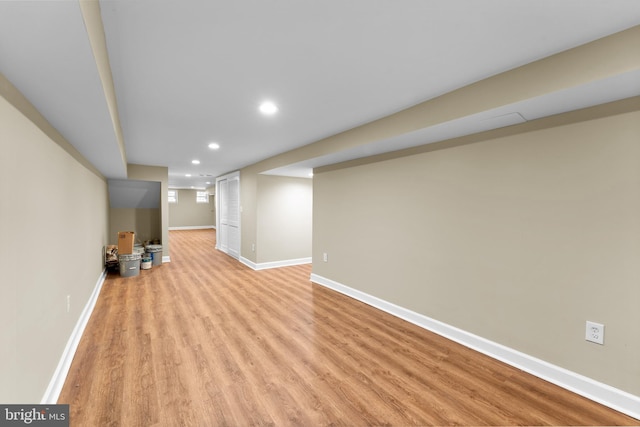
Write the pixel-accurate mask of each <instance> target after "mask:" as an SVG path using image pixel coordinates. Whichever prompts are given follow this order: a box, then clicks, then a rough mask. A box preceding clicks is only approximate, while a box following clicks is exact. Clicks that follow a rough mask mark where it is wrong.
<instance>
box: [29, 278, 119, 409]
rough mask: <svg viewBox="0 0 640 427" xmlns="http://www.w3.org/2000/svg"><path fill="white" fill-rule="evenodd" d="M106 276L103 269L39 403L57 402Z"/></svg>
mask: <svg viewBox="0 0 640 427" xmlns="http://www.w3.org/2000/svg"><path fill="white" fill-rule="evenodd" d="M106 277H107V271H106V270H103V271H102V274H100V277H99V278H98V281H97V282H96V285H95V287H94V288H93V292H92V293H91V296H90V297H89V300H88V301H87V303H86V304H85V306H84V309H83V310H82V313H80V317H79V318H78V321H77V322H76V326H75V327H74V328H73V331H72V332H71V336H70V337H69V340H68V341H67V346H66V347H65V349H64V351H63V352H62V357H61V358H60V361H59V362H58V366H57V367H56V370H55V372H54V373H53V377H52V378H51V381H50V382H49V386H48V387H47V389H46V390H45V392H44V396H42V400H41V401H40V404H41V405H53V404H55V403H57V402H58V397H59V396H60V392H61V391H62V387H63V386H64V382H65V380H66V379H67V374H68V373H69V368H71V362H72V361H73V357H74V356H75V354H76V350H77V349H78V344H80V338H82V333H83V332H84V329H85V327H86V326H87V323H88V322H89V318H90V317H91V313H92V312H93V309H94V307H95V306H96V302H97V301H98V296H99V295H100V290H101V289H102V285H103V284H104V280H105V278H106Z"/></svg>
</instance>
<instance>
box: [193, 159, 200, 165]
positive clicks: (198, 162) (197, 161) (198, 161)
mask: <svg viewBox="0 0 640 427" xmlns="http://www.w3.org/2000/svg"><path fill="white" fill-rule="evenodd" d="M191 163H193V164H194V165H199V164H200V160H191Z"/></svg>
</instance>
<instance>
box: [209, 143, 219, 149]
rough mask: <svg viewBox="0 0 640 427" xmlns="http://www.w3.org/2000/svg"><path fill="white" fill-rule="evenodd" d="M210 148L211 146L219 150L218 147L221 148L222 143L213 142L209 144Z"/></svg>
mask: <svg viewBox="0 0 640 427" xmlns="http://www.w3.org/2000/svg"><path fill="white" fill-rule="evenodd" d="M209 148H211V149H212V150H217V149H218V148H220V144H218V143H217V142H212V143H211V144H209Z"/></svg>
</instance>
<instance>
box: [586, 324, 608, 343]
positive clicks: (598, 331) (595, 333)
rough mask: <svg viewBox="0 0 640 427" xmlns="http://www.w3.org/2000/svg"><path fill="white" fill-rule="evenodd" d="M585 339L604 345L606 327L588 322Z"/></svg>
mask: <svg viewBox="0 0 640 427" xmlns="http://www.w3.org/2000/svg"><path fill="white" fill-rule="evenodd" d="M585 339H586V340H587V341H591V342H594V343H596V344H601V345H604V325H603V324H601V323H596V322H591V321H589V320H587V328H586V334H585Z"/></svg>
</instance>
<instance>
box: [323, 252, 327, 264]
mask: <svg viewBox="0 0 640 427" xmlns="http://www.w3.org/2000/svg"><path fill="white" fill-rule="evenodd" d="M322 261H324V262H328V261H329V255H328V254H327V253H326V252H323V253H322Z"/></svg>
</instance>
